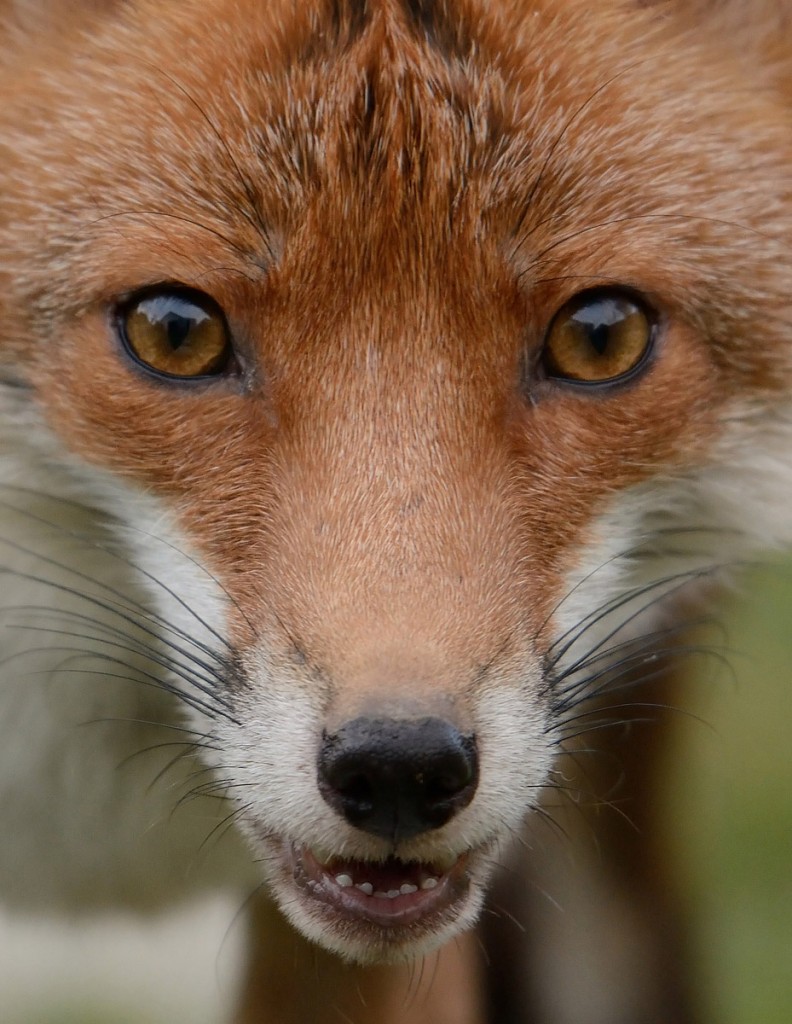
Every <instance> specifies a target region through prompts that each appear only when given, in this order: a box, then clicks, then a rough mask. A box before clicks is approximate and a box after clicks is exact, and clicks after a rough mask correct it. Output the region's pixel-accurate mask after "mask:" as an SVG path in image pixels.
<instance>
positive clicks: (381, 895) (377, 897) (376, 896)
mask: <svg viewBox="0 0 792 1024" xmlns="http://www.w3.org/2000/svg"><path fill="white" fill-rule="evenodd" d="M387 898H388V894H387V893H386V892H379V891H378V892H375V893H374V899H375V900H386V899H387Z"/></svg>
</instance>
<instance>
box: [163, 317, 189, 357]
mask: <svg viewBox="0 0 792 1024" xmlns="http://www.w3.org/2000/svg"><path fill="white" fill-rule="evenodd" d="M161 323H162V326H163V327H164V328H165V331H166V332H167V335H168V345H170V347H171V348H172V349H173V351H174V352H177V351H178V350H179V349H180V348H181V347H182V345H183V344H184V343H185V341H187V336H188V335H189V333H190V331H191V330H192V329H193V327H194V326H195V320H190V319H188V318H187V317H186V316H180V315H179V314H178V313H169V314H168V315H167V316H165V317H163V318H162V320H161Z"/></svg>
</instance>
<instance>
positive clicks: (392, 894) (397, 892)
mask: <svg viewBox="0 0 792 1024" xmlns="http://www.w3.org/2000/svg"><path fill="white" fill-rule="evenodd" d="M397 896H401V891H400V890H399V889H388V899H389V900H395V899H396V897H397Z"/></svg>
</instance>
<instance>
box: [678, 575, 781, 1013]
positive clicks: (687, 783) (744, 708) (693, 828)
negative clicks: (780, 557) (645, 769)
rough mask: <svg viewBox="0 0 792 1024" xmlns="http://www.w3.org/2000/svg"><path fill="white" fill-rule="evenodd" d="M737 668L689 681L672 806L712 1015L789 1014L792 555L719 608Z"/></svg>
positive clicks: (754, 577) (679, 854) (680, 859)
mask: <svg viewBox="0 0 792 1024" xmlns="http://www.w3.org/2000/svg"><path fill="white" fill-rule="evenodd" d="M723 618H724V622H725V626H726V632H727V643H728V644H729V646H730V647H731V648H732V649H733V650H734V652H735V653H734V654H733V656H732V657H731V663H732V665H733V668H734V678H731V677H730V676H729V674H728V673H724V672H720V673H718V674H717V676H716V678H715V679H714V680H712V681H710V682H705V683H702V684H701V685H699V682H700V681H697V680H695V679H694V680H692V681H691V704H690V707H691V709H692V710H693V711H694V712H695V713H696V714H698V715H699V716H700V718H701V720H702V722H700V723H699V722H695V721H691V722H689V723H688V724H686V725H685V726H684V727H683V728H682V729H681V730H680V736H679V743H678V746H677V749H676V751H675V756H674V758H673V759H672V763H673V770H672V772H671V778H670V784H669V816H670V820H671V827H672V829H677V828H678V833H676V840H677V848H676V852H677V855H678V857H679V861H680V865H681V870H682V871H683V872H684V875H685V877H686V881H687V884H688V886H689V887H690V892H691V895H692V899H693V901H694V905H695V908H696V923H697V929H698V931H697V936H696V938H697V942H698V951H699V956H700V958H701V964H702V967H703V973H704V977H705V980H706V984H707V995H708V1001H709V1006H710V1009H711V1015H712V1019H713V1021H715V1022H717V1024H790V1022H792V562H787V563H785V564H782V565H780V566H778V567H775V568H766V569H764V570H762V571H757V572H755V573H754V574H753V575H752V577H751V578H750V579H749V580H748V581H747V583H746V586H744V587H740V590H739V592H735V594H734V595H733V596H732V598H731V600H730V602H729V607H728V608H727V611H726V614H725V615H724V617H723Z"/></svg>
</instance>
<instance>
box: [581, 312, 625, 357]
mask: <svg viewBox="0 0 792 1024" xmlns="http://www.w3.org/2000/svg"><path fill="white" fill-rule="evenodd" d="M629 311H630V310H629V307H628V308H625V302H624V300H618V299H607V298H603V299H597V300H596V301H594V302H588V303H586V305H585V306H583V308H582V309H579V310H578V311H577V312H576V313H573V314H572V317H571V319H572V320H573V321H574V323H576V324H577V325H578V326H579V327H580V329H581V331H582V332H583V334H585V336H586V339H587V340H588V341H589V343H590V344H591V347H592V348H593V349H594V350H595V351H596V353H597V355H600V356H602V355H605V352H606V350H607V348H608V343H609V342H610V341H611V339H612V334H611V331H612V328H613V327H615V326H616V325H617V324H620V323H622V322H623V321H624V319H625V317H626V316H627V315H628V313H629Z"/></svg>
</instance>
